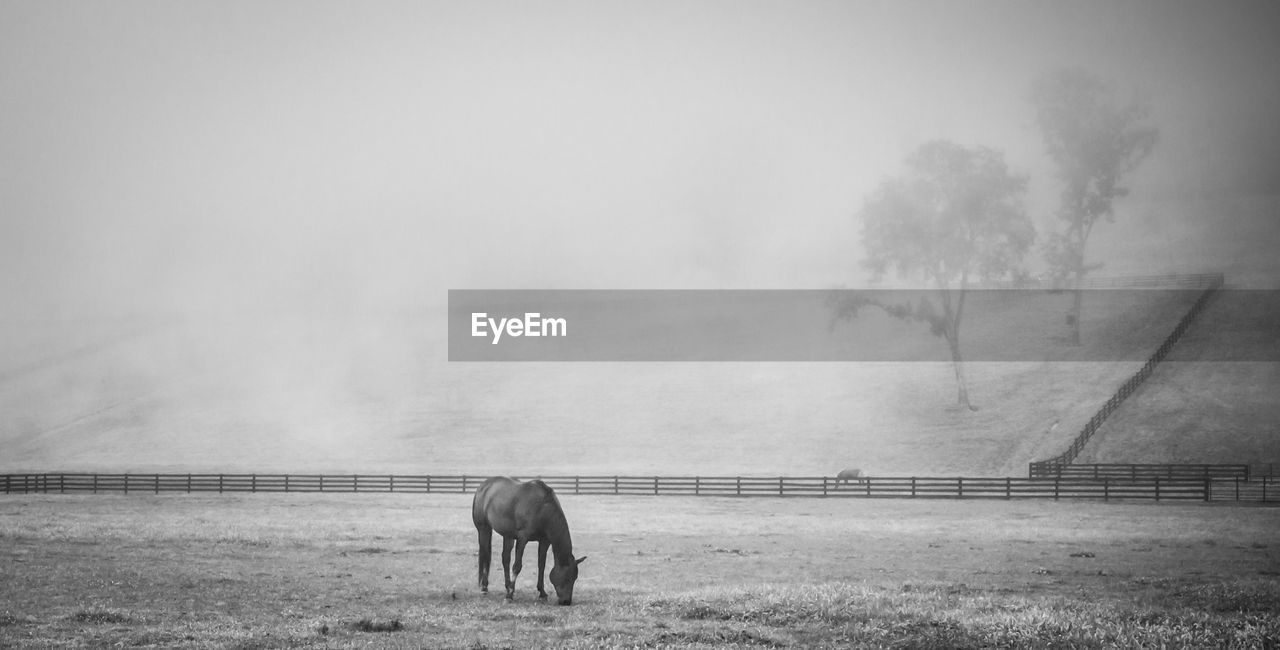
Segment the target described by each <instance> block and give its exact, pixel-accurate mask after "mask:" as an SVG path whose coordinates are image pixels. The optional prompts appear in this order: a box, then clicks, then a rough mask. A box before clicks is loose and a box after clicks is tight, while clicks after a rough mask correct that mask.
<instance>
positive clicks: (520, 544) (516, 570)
mask: <svg viewBox="0 0 1280 650" xmlns="http://www.w3.org/2000/svg"><path fill="white" fill-rule="evenodd" d="M528 543H529V540H527V539H524V538H523V537H517V538H516V561H515V564H514V565H513V566H512V567H511V593H512V595H514V594H515V591H516V578H518V577H520V568H521V567H523V566H524V545H525V544H528Z"/></svg>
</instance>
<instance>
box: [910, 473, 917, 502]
mask: <svg viewBox="0 0 1280 650" xmlns="http://www.w3.org/2000/svg"><path fill="white" fill-rule="evenodd" d="M911 498H912V499H914V498H916V477H914V476H912V477H911Z"/></svg>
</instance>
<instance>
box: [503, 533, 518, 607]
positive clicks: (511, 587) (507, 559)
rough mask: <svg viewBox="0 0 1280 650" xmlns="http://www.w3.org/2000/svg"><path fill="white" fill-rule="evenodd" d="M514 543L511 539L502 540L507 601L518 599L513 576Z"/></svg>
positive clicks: (504, 538)
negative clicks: (512, 553)
mask: <svg viewBox="0 0 1280 650" xmlns="http://www.w3.org/2000/svg"><path fill="white" fill-rule="evenodd" d="M514 543H515V540H514V539H512V538H510V537H505V536H504V537H503V538H502V578H503V580H504V581H505V582H506V587H507V600H511V599H513V598H515V597H516V580H515V578H514V577H512V575H511V546H512V544H514Z"/></svg>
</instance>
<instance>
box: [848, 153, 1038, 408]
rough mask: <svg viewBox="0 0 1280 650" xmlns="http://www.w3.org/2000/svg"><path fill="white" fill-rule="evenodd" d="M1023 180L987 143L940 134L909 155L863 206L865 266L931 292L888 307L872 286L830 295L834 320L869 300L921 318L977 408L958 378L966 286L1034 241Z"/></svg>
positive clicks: (991, 274)
mask: <svg viewBox="0 0 1280 650" xmlns="http://www.w3.org/2000/svg"><path fill="white" fill-rule="evenodd" d="M1026 187H1027V180H1026V178H1025V177H1022V176H1018V175H1014V174H1012V173H1010V171H1009V169H1008V167H1007V166H1006V165H1005V162H1004V156H1003V155H1002V154H1001V153H999V152H997V151H995V150H992V149H989V148H986V147H973V148H966V147H963V146H960V145H958V144H955V143H952V142H947V141H943V140H937V141H933V142H929V143H926V144H924V145H922V146H921V147H920V148H918V149H917V150H916V151H915V152H913V153H912V154H911V155H909V156H908V157H907V160H906V172H905V173H904V174H903V175H902V176H900V177H897V178H893V179H890V180H886V181H885V182H884V183H882V184H881V185H880V186H879V188H877V189H876V190H875V191H874V192H872V194H871V195H870V196H869V197H868V198H867V199H866V201H865V203H864V204H863V206H862V210H861V212H860V215H859V216H860V217H861V220H862V243H863V247H864V248H865V250H866V252H867V257H866V258H865V259H864V260H863V262H862V264H863V266H865V267H866V268H867V269H868V270H869V271H870V272H871V274H872V277H873V279H875V280H877V281H879V280H881V279H883V277H884V276H885V274H887V273H888V272H889V270H890V269H891V268H892V269H894V270H896V271H897V272H898V274H899V275H901V276H903V277H910V276H916V277H919V278H922V279H923V280H924V281H925V283H926V286H929V287H930V290H931V291H933V292H934V293H933V294H932V297H934V298H936V300H937V303H936V304H935V303H934V302H933V301H931V300H929V299H928V298H929V296H921V297H920V298H919V300H917V301H914V302H912V301H910V300H908V301H907V302H900V303H897V304H887V303H886V302H884V301H883V299H880V298H877V297H875V295H873V294H877V293H878V292H838V293H836V294H833V299H832V305H831V306H832V309H833V321H832V322H833V323H834V322H836V321H839V320H844V319H851V318H854V317H856V316H857V313H858V311H859V310H860V309H861V308H863V307H866V306H875V307H879V308H881V309H883V310H884V311H885V312H886V313H888V314H889V315H890V316H893V317H895V318H901V319H904V320H912V321H921V322H926V323H928V324H929V326H930V330H931V331H932V332H933V334H934V335H935V336H941V337H943V338H945V339H946V341H947V346H948V348H949V349H950V352H951V361H952V366H953V367H954V370H955V376H956V384H957V390H958V396H957V400H958V402H959V404H960V405H962V406H964V407H966V408H969V409H971V410H976V409H974V407H973V405H972V404H971V403H970V401H969V391H968V387H967V386H966V383H965V378H964V367H963V363H964V358H963V355H962V353H961V346H960V325H961V322H962V320H963V318H964V306H965V297H966V294H967V291H968V289H969V286H970V283H971V282H973V281H975V280H993V279H997V278H1000V277H1005V276H1008V275H1011V274H1014V273H1015V272H1016V271H1017V266H1018V264H1019V262H1020V261H1021V260H1022V258H1023V256H1024V255H1025V254H1026V252H1027V250H1028V249H1029V248H1030V247H1031V244H1032V242H1033V240H1034V239H1035V228H1034V227H1033V226H1032V224H1031V220H1030V219H1029V218H1028V217H1027V214H1026V211H1025V210H1024V208H1023V205H1022V197H1023V195H1024V194H1025V192H1026Z"/></svg>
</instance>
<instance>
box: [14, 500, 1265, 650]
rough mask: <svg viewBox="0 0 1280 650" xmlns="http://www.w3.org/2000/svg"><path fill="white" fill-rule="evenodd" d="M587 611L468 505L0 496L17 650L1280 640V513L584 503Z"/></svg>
mask: <svg viewBox="0 0 1280 650" xmlns="http://www.w3.org/2000/svg"><path fill="white" fill-rule="evenodd" d="M561 500H562V502H563V503H564V506H565V508H566V511H567V513H568V516H569V519H570V524H571V526H572V529H573V532H574V542H575V551H576V552H577V554H578V555H587V556H588V558H589V559H588V560H587V562H585V563H584V564H583V565H582V577H581V579H580V580H579V582H578V585H577V589H576V593H575V598H574V603H575V604H574V605H573V606H572V607H559V606H556V605H554V604H553V601H552V602H548V601H540V600H538V599H537V598H536V593H535V590H534V583H535V581H536V576H535V575H534V571H535V570H536V560H535V559H534V558H535V557H536V556H535V555H534V552H533V550H529V551H527V552H526V558H525V559H526V564H525V567H526V568H525V572H524V573H523V574H522V575H521V576H520V577H519V581H518V583H517V595H516V599H515V600H514V601H513V602H505V601H504V600H503V598H502V596H501V565H500V564H496V563H495V567H494V569H495V571H494V579H493V580H492V582H494V583H496V586H497V588H496V589H495V590H494V591H493V592H492V593H490V594H489V595H487V596H483V595H481V594H480V593H479V591H478V589H477V588H476V586H475V570H476V567H475V562H476V559H475V532H474V528H473V527H472V526H471V524H470V521H469V519H470V516H469V496H468V495H236V496H231V495H224V496H221V497H219V496H213V495H204V496H159V497H155V496H141V495H139V496H129V497H123V496H105V495H99V496H96V497H95V496H89V495H74V496H57V495H47V496H46V495H32V496H22V497H16V498H8V497H7V498H5V499H3V500H0V647H19V648H22V647H50V646H54V647H101V646H111V645H128V646H143V647H147V646H150V647H240V648H276V647H311V648H332V647H357V646H360V647H364V646H369V645H372V646H375V647H437V648H525V647H565V648H597V647H677V648H699V647H760V648H768V647H855V648H856V647H938V648H942V647H946V648H968V647H1028V648H1032V647H1034V648H1040V647H1099V648H1102V647H1158V646H1161V645H1165V646H1169V647H1238V648H1255V647H1274V646H1275V645H1276V644H1277V643H1280V623H1278V622H1277V621H1280V552H1278V551H1280V545H1277V544H1275V543H1274V542H1273V541H1272V539H1273V537H1274V531H1275V530H1277V529H1280V509H1271V508H1239V507H1223V506H1210V505H1182V504H1170V505H1155V504H1147V503H1141V504H1139V503H1132V504H1125V503H1120V504H1116V503H1109V504H1103V503H1093V502H1060V503H1052V502H1043V501H1037V502H1028V501H1021V502H1020V501H1012V502H1004V501H954V500H920V501H906V500H866V501H864V500H834V499H833V500H822V499H773V498H753V499H724V498H677V497H656V498H647V497H608V498H606V497H577V496H573V495H562V497H561Z"/></svg>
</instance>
